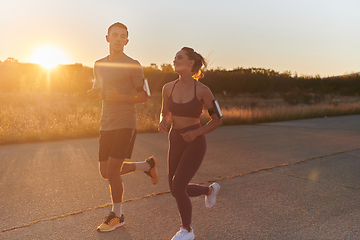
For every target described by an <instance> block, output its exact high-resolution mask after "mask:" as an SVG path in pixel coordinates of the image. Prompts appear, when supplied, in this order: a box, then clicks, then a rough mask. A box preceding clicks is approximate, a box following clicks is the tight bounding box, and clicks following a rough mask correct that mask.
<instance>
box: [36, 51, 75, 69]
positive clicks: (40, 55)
mask: <svg viewBox="0 0 360 240" xmlns="http://www.w3.org/2000/svg"><path fill="white" fill-rule="evenodd" d="M30 62H32V63H38V64H40V65H41V66H43V67H45V68H47V69H51V68H53V67H56V66H57V65H59V64H68V63H69V60H67V58H66V56H65V54H64V53H63V52H62V51H61V50H60V49H58V48H56V47H54V46H42V47H40V48H38V49H36V50H35V52H34V54H33V55H32V57H31V59H30Z"/></svg>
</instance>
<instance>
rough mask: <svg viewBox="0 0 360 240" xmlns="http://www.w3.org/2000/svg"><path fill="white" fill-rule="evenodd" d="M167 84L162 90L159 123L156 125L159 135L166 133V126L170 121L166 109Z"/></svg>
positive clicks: (167, 98) (167, 97) (167, 99)
mask: <svg viewBox="0 0 360 240" xmlns="http://www.w3.org/2000/svg"><path fill="white" fill-rule="evenodd" d="M168 91H169V84H168V83H167V84H165V85H164V86H163V89H162V105H161V112H160V121H159V125H158V131H159V132H160V133H165V132H167V130H168V129H167V124H168V122H169V119H170V112H169V109H168V101H169V94H168Z"/></svg>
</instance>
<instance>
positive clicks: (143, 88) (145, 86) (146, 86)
mask: <svg viewBox="0 0 360 240" xmlns="http://www.w3.org/2000/svg"><path fill="white" fill-rule="evenodd" d="M136 91H137V92H141V91H144V92H145V93H146V95H147V96H148V97H151V93H150V88H149V84H148V81H147V79H146V78H145V79H144V85H142V86H141V87H138V88H136Z"/></svg>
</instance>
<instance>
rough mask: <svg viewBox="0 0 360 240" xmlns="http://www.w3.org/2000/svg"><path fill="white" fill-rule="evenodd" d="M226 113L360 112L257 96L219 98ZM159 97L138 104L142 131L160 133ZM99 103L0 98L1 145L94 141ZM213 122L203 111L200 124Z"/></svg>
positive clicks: (253, 116)
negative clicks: (90, 139)
mask: <svg viewBox="0 0 360 240" xmlns="http://www.w3.org/2000/svg"><path fill="white" fill-rule="evenodd" d="M216 97H217V99H218V100H219V103H220V105H221V106H222V111H223V113H224V117H223V125H239V124H256V123H264V122H275V121H287V120H296V119H305V118H318V117H325V116H326V117H331V116H341V115H351V114H360V98H359V97H337V98H334V97H330V96H327V97H326V98H325V99H324V101H323V102H322V103H321V104H316V105H305V106H303V105H296V106H291V105H288V104H286V103H285V102H284V101H283V100H282V98H280V96H275V97H273V98H271V99H262V98H260V97H257V96H254V95H238V96H233V97H225V96H216ZM160 108H161V96H160V94H155V95H154V96H153V97H151V98H150V99H149V101H148V102H147V103H143V104H138V105H137V110H138V131H139V133H145V132H156V131H157V124H158V121H159V113H160ZM100 118H101V102H100V101H93V100H89V99H87V98H86V97H81V96H65V95H63V94H51V95H48V94H39V93H32V92H28V93H21V94H20V93H2V94H1V95H0V144H12V143H26V142H38V141H51V140H62V139H71V138H85V137H96V136H98V135H99V127H100V126H99V122H100ZM208 120H209V116H208V114H207V111H203V114H202V115H201V122H202V124H205V123H206V122H207V121H208Z"/></svg>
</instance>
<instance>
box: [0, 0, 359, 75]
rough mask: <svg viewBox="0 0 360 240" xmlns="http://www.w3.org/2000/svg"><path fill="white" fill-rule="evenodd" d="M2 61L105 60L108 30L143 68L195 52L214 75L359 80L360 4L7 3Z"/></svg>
mask: <svg viewBox="0 0 360 240" xmlns="http://www.w3.org/2000/svg"><path fill="white" fill-rule="evenodd" d="M0 9H1V15H0V39H1V41H0V43H1V44H0V60H1V61H4V60H6V59H7V58H8V57H13V58H15V59H17V60H19V62H35V60H34V59H35V57H34V56H35V55H36V54H39V52H41V51H43V50H41V49H44V48H46V47H47V48H49V47H52V49H55V50H56V51H58V52H60V53H61V54H60V55H61V56H60V55H58V57H57V61H58V63H61V64H73V63H81V64H83V65H85V66H89V67H93V63H94V62H95V61H96V60H97V59H100V58H102V57H105V56H107V55H108V51H109V50H108V43H107V42H106V40H105V36H106V34H107V29H108V27H109V26H110V25H111V24H113V23H115V22H121V23H124V24H125V25H126V26H127V27H128V30H129V40H130V41H129V44H128V45H127V46H126V47H125V53H126V54H127V55H128V56H130V57H132V58H134V59H136V60H138V61H139V62H140V63H141V64H142V65H143V66H150V64H152V63H155V64H157V65H158V66H160V65H161V64H164V63H165V64H171V63H172V61H173V58H174V56H175V54H176V52H177V51H179V50H180V49H181V48H182V47H184V46H188V47H192V48H194V49H195V50H196V51H197V52H198V53H200V54H202V55H203V56H204V57H205V58H206V59H207V60H208V63H209V68H210V69H217V68H221V69H227V70H232V69H234V68H238V67H243V68H251V67H254V68H265V69H272V70H275V71H278V72H284V71H291V72H292V73H293V74H295V72H296V73H297V74H298V75H299V76H301V75H306V76H316V75H320V76H321V77H327V76H337V75H342V74H349V73H353V72H360V1H359V0H301V1H298V0H251V1H250V0H246V1H244V0H221V1H219V0H217V1H213V0H182V1H172V0H151V1H149V0H139V1H137V0H127V1H122V0H102V1H85V0H71V1H69V0H62V1H58V0H31V1H29V0H2V1H1V3H0Z"/></svg>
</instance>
